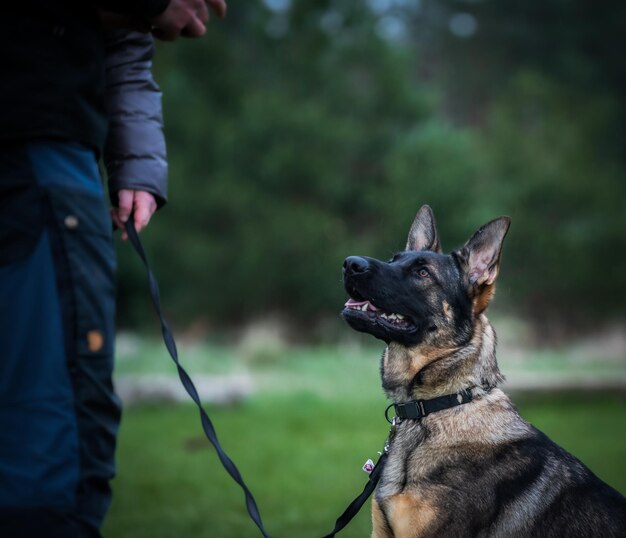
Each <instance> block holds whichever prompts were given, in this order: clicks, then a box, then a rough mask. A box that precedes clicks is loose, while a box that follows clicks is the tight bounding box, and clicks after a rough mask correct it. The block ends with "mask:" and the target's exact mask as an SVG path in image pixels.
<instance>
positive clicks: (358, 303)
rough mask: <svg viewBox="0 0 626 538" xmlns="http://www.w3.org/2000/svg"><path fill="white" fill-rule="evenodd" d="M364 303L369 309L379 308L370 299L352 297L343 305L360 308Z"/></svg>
mask: <svg viewBox="0 0 626 538" xmlns="http://www.w3.org/2000/svg"><path fill="white" fill-rule="evenodd" d="M363 305H367V309H368V310H378V308H377V307H376V306H374V305H373V304H372V303H370V302H369V301H355V300H354V299H353V298H352V297H350V299H348V300H347V301H346V304H345V305H343V306H347V307H352V308H360V307H362V306H363Z"/></svg>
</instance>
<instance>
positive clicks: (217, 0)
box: [206, 0, 226, 18]
mask: <svg viewBox="0 0 626 538" xmlns="http://www.w3.org/2000/svg"><path fill="white" fill-rule="evenodd" d="M206 1H207V4H209V6H211V9H212V10H213V13H215V14H216V15H217V16H218V17H220V18H223V17H225V16H226V0H206Z"/></svg>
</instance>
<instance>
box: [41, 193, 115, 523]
mask: <svg viewBox="0 0 626 538" xmlns="http://www.w3.org/2000/svg"><path fill="white" fill-rule="evenodd" d="M48 192H49V199H50V202H51V207H52V214H53V219H54V229H55V234H54V235H55V239H56V240H55V247H54V248H55V249H57V251H58V252H57V255H58V258H59V259H60V260H61V266H62V267H61V269H60V273H61V274H60V275H59V278H58V281H59V283H60V286H61V287H62V288H64V293H63V294H62V296H63V297H65V298H66V299H65V304H64V312H65V314H64V316H65V317H66V319H68V321H69V324H68V325H69V327H68V330H67V335H66V338H67V344H68V347H67V349H68V362H69V369H70V376H71V379H72V384H73V387H74V394H75V399H76V415H77V423H78V430H79V439H80V455H81V477H80V479H79V491H78V495H79V499H78V502H79V510H81V511H82V512H83V513H84V514H85V515H86V517H89V518H93V519H94V522H95V520H96V519H98V518H101V517H103V515H104V513H105V512H106V509H107V508H108V504H109V502H110V488H109V485H108V481H109V480H110V479H111V478H112V477H113V475H114V471H115V469H114V451H115V439H116V434H117V430H118V424H119V418H120V405H119V400H118V398H117V396H116V395H115V393H114V391H113V386H112V379H111V376H112V372H113V350H114V323H115V253H114V248H113V243H112V228H111V220H110V217H109V213H108V210H107V206H106V204H105V201H104V198H103V196H99V195H97V194H93V193H89V192H85V191H79V190H70V189H50V190H49V191H48ZM81 504H82V506H81Z"/></svg>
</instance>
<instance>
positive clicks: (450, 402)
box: [385, 389, 474, 424]
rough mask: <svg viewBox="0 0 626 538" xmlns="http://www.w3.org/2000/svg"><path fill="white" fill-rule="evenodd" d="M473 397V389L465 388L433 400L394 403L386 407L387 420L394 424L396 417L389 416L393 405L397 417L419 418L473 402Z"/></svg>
mask: <svg viewBox="0 0 626 538" xmlns="http://www.w3.org/2000/svg"><path fill="white" fill-rule="evenodd" d="M473 398H474V395H473V394H472V389H465V390H462V391H460V392H457V393H455V394H446V395H445V396H438V397H437V398H433V399H431V400H411V401H410V402H403V403H393V404H391V405H390V406H388V407H387V409H385V418H386V419H387V422H389V423H390V424H393V421H394V419H393V418H391V419H390V418H389V410H390V409H391V408H392V407H393V408H394V411H395V413H396V415H395V418H399V419H406V418H408V419H413V420H419V419H420V418H423V417H425V416H426V415H430V414H431V413H436V412H437V411H443V410H444V409H450V408H451V407H456V406H457V405H463V404H465V403H468V402H471V401H472V399H473Z"/></svg>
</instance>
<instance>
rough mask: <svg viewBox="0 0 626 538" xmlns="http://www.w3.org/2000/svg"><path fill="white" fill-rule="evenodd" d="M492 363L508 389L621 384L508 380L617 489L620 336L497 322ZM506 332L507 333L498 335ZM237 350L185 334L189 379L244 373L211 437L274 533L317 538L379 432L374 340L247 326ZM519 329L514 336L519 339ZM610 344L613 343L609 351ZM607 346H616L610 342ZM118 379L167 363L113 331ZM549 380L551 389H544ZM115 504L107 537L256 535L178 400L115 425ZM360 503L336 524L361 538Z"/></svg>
mask: <svg viewBox="0 0 626 538" xmlns="http://www.w3.org/2000/svg"><path fill="white" fill-rule="evenodd" d="M495 324H496V327H499V328H500V330H499V334H500V341H501V349H500V355H499V356H500V363H501V368H502V370H503V372H504V373H505V374H506V375H507V377H508V379H509V382H510V384H511V386H512V387H514V386H515V384H516V383H519V380H520V379H522V380H525V381H524V382H527V381H528V380H530V381H531V383H532V382H533V380H534V382H537V383H544V384H545V383H546V380H548V381H550V382H551V383H556V382H559V381H562V380H569V381H570V382H571V383H573V384H574V385H575V386H576V384H577V383H578V384H580V383H581V382H584V383H588V382H589V381H590V380H595V381H596V382H598V383H599V384H600V386H605V385H606V386H608V385H611V384H612V385H613V386H615V385H616V384H617V385H619V386H620V387H622V389H621V390H617V391H615V390H613V391H606V390H596V391H586V392H581V391H575V392H562V391H560V392H557V391H554V390H547V391H546V390H543V391H539V392H536V391H528V390H523V391H520V390H513V391H512V395H513V399H514V401H515V402H516V403H517V404H518V406H519V409H520V411H521V413H522V415H523V416H524V417H525V418H527V419H528V420H530V421H531V422H532V423H533V424H534V425H535V426H537V427H539V428H540V429H542V430H543V431H544V432H545V433H547V434H548V435H549V436H550V437H551V438H552V439H554V440H555V441H556V442H558V443H559V444H561V445H562V446H564V447H565V448H566V449H567V450H569V451H570V452H572V453H573V454H574V455H576V456H577V457H578V458H579V459H581V460H582V461H583V462H584V463H585V464H586V465H588V466H589V467H590V468H591V469H592V470H593V471H594V472H595V473H596V474H598V475H599V476H600V477H601V478H602V479H604V480H606V481H608V482H609V483H610V484H611V485H613V486H614V487H616V488H618V489H619V490H620V491H622V492H626V464H625V463H624V461H623V455H624V453H626V419H625V418H624V417H625V415H624V411H625V407H626V398H625V396H624V390H623V388H624V386H625V385H626V361H625V360H624V357H623V356H620V355H619V353H620V351H619V346H617V347H615V345H614V344H613V347H608V348H606V349H604V350H603V349H601V347H600V346H599V345H594V346H592V348H591V349H589V348H586V347H585V345H584V343H582V342H579V343H578V344H577V346H576V347H572V348H567V349H566V348H561V349H551V350H548V349H541V350H536V349H532V348H523V347H517V348H516V347H515V345H514V344H516V343H517V344H519V343H520V335H522V334H523V333H524V330H523V326H521V325H520V324H519V323H518V322H514V321H513V320H508V321H507V320H504V319H503V320H499V321H496V323H495ZM509 333H510V334H509ZM256 334H257V341H256V344H255V343H254V342H251V341H250V340H249V339H248V340H244V342H242V343H241V344H240V345H237V346H230V347H228V346H223V345H222V346H217V345H209V344H206V343H203V344H198V343H196V344H193V343H186V344H183V345H181V357H182V359H181V360H182V362H183V364H184V365H185V366H186V367H187V368H188V369H189V371H190V373H191V374H192V376H194V377H197V376H211V377H213V376H218V377H217V379H222V380H224V379H232V378H238V377H243V378H245V379H247V380H248V381H247V382H249V384H250V385H249V388H250V391H249V393H246V395H245V397H244V398H234V399H233V400H231V402H230V404H229V405H221V406H217V407H216V406H213V407H211V408H210V409H209V412H210V414H211V416H212V418H213V419H214V421H215V425H216V428H217V431H218V433H219V435H220V439H221V441H222V443H223V445H224V447H225V448H226V450H227V451H228V452H229V453H230V454H231V456H232V457H233V458H234V460H235V461H236V462H237V465H238V466H239V467H240V469H241V471H242V473H243V475H244V478H245V479H246V481H247V482H248V484H249V486H250V487H251V488H252V490H253V492H254V493H255V496H256V497H257V501H258V502H259V505H260V508H261V510H262V513H263V516H264V520H265V522H266V523H267V527H268V530H269V531H270V532H271V533H272V534H273V536H275V537H277V538H280V537H294V536H298V537H300V536H303V537H306V536H321V535H322V534H324V533H326V532H328V531H329V530H330V528H331V527H332V523H333V522H334V520H335V518H336V517H337V516H338V515H339V513H341V511H343V509H344V508H345V506H346V505H347V503H348V502H349V501H351V500H352V499H353V498H354V497H355V496H356V494H357V493H358V492H359V491H360V490H361V489H362V487H363V485H364V481H365V479H366V475H365V474H364V473H363V472H362V471H361V470H360V468H361V465H362V464H363V463H364V461H365V460H366V459H367V458H375V457H376V452H377V451H378V450H380V448H381V446H382V443H383V441H384V439H385V436H386V433H387V423H386V422H385V420H384V418H383V410H384V408H385V406H386V400H385V397H384V396H383V394H382V391H381V389H380V382H379V378H378V360H379V357H380V352H381V351H382V346H380V345H377V344H372V342H371V341H370V340H369V339H361V338H360V337H357V338H356V339H355V340H353V341H351V342H344V343H343V344H341V345H337V346H326V347H307V348H302V347H301V348H294V347H289V346H286V344H285V343H284V342H283V341H282V340H281V339H280V338H276V335H275V334H274V336H271V335H268V334H264V333H263V332H258V331H257V333H256ZM516 335H517V336H516ZM611 350H612V351H611ZM616 350H617V351H618V353H617V354H615V353H614V352H615V351H616ZM118 355H119V361H118V379H119V380H121V379H126V380H128V379H140V378H142V377H145V375H147V374H149V375H154V374H158V375H160V376H162V377H161V378H162V379H168V378H169V379H171V380H172V381H173V384H174V385H176V384H177V383H178V382H177V380H176V379H175V377H174V376H175V370H174V367H173V364H171V360H170V359H169V357H167V356H166V354H165V351H164V349H163V348H162V346H161V344H160V343H159V342H150V341H146V340H143V339H140V338H136V337H131V336H129V335H126V336H124V337H123V338H121V340H120V344H119V354H118ZM551 386H552V385H551ZM119 443H120V446H119V452H118V463H119V469H118V478H117V479H116V480H115V482H114V490H115V496H114V503H113V507H112V511H111V513H110V516H109V518H108V520H107V524H106V526H105V534H104V535H105V537H106V538H144V537H145V538H148V537H150V538H177V537H181V536H194V537H199V538H202V537H207V538H208V537H220V538H229V537H233V538H243V537H248V536H250V537H253V536H257V535H258V533H257V532H256V531H255V528H254V527H253V525H252V523H251V522H250V521H249V520H248V519H247V516H246V514H245V508H244V504H243V495H242V494H241V492H240V490H239V489H238V488H237V487H236V485H235V484H234V483H232V482H231V481H230V478H229V477H227V475H226V473H225V472H224V471H223V470H222V468H221V466H220V464H219V462H218V461H217V458H216V456H215V454H214V452H213V450H212V449H211V448H210V446H209V445H208V442H207V441H206V440H205V439H204V438H203V437H202V434H201V429H200V423H199V420H198V415H197V412H196V411H195V410H194V409H193V408H192V407H191V406H189V405H178V404H177V405H173V404H172V403H169V404H166V403H162V402H161V403H145V402H144V403H143V404H137V405H132V406H129V407H128V408H127V409H126V411H125V416H124V420H123V425H122V431H121V435H120V441H119ZM369 517H370V516H369V507H366V508H364V509H363V511H362V513H361V514H360V515H359V516H358V517H357V519H356V520H355V521H354V522H353V523H352V524H351V526H350V527H349V528H348V529H347V530H346V531H345V532H344V533H343V534H342V536H345V537H347V538H349V537H362V536H368V535H369V532H370V522H369Z"/></svg>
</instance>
